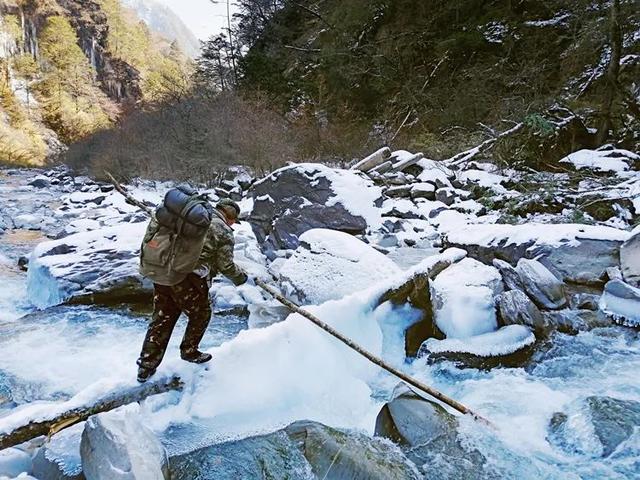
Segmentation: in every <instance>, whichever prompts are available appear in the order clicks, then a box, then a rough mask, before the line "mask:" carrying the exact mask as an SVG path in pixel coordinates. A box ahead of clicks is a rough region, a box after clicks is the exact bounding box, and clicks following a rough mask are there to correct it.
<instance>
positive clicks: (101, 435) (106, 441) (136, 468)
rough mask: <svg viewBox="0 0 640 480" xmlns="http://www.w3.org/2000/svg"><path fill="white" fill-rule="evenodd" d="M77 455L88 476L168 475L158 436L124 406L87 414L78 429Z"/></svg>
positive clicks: (153, 479)
mask: <svg viewBox="0 0 640 480" xmlns="http://www.w3.org/2000/svg"><path fill="white" fill-rule="evenodd" d="M80 455H81V458H82V469H83V471H84V475H85V477H87V479H88V480H161V479H169V478H170V477H169V468H168V458H167V453H166V451H165V449H164V447H163V446H162V444H161V443H160V440H158V438H157V437H156V436H155V434H154V433H153V432H152V431H151V430H149V429H148V428H147V427H146V426H144V425H143V424H142V423H141V422H140V421H139V420H138V418H137V416H136V415H135V414H134V412H131V411H128V410H120V411H113V412H109V413H101V414H99V415H96V416H94V417H91V418H90V419H89V420H88V421H87V423H86V424H85V428H84V432H83V433H82V441H81V443H80Z"/></svg>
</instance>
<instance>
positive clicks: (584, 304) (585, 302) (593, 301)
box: [569, 293, 600, 310]
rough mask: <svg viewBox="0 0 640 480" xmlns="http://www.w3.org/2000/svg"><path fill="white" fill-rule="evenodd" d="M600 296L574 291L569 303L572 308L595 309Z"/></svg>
mask: <svg viewBox="0 0 640 480" xmlns="http://www.w3.org/2000/svg"><path fill="white" fill-rule="evenodd" d="M599 302H600V296H599V295H594V294H592V293H576V294H573V295H572V296H571V299H570V301H569V304H570V306H571V308H572V309H573V310H579V309H584V310H597V309H598V303H599Z"/></svg>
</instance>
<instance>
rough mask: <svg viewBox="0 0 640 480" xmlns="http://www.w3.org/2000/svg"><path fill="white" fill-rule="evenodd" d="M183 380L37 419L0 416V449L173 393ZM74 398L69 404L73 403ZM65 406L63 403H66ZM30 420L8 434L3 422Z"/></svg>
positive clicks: (114, 395) (167, 380) (162, 381)
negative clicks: (120, 408)
mask: <svg viewBox="0 0 640 480" xmlns="http://www.w3.org/2000/svg"><path fill="white" fill-rule="evenodd" d="M182 388H183V383H182V381H181V380H180V378H179V377H166V378H163V379H160V380H157V381H155V382H148V383H145V384H142V385H137V386H135V387H132V388H129V389H127V390H124V391H118V392H112V393H109V394H107V395H105V396H103V397H101V398H98V399H96V400H95V401H93V402H92V403H91V404H85V405H82V406H76V407H75V408H70V409H68V410H65V411H59V410H58V411H57V413H56V411H55V410H56V409H52V410H51V411H50V412H49V414H50V415H47V414H46V413H45V414H41V415H38V416H37V418H31V419H30V418H27V417H28V415H27V414H26V412H24V411H22V410H18V411H17V412H16V413H14V414H11V415H8V416H6V417H3V418H2V419H0V450H4V449H5V448H9V447H13V446H16V445H20V444H21V443H24V442H27V441H29V440H31V439H33V438H36V437H40V436H42V435H49V434H54V433H57V432H58V431H60V430H62V429H65V428H68V427H71V426H72V425H75V424H77V423H80V422H83V421H85V420H87V419H88V418H89V417H91V416H92V415H96V414H98V413H102V412H108V411H110V410H114V409H116V408H118V407H121V406H123V405H128V404H130V403H134V402H140V401H142V400H144V399H145V398H147V397H150V396H152V395H158V394H160V393H166V392H170V391H172V390H182ZM72 402H73V399H71V400H70V401H69V402H66V403H72ZM63 405H64V404H63ZM21 421H22V422H24V421H27V422H28V423H27V424H26V425H24V424H23V425H21V426H17V427H14V428H12V429H11V430H10V431H7V432H6V433H2V431H3V430H4V429H3V428H2V427H3V425H14V424H16V423H19V422H21Z"/></svg>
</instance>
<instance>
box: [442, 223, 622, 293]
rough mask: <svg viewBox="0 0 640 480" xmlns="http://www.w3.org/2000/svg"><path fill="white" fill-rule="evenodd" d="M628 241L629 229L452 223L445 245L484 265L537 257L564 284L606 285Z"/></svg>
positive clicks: (559, 225)
mask: <svg viewBox="0 0 640 480" xmlns="http://www.w3.org/2000/svg"><path fill="white" fill-rule="evenodd" d="M441 230H442V228H441ZM629 237H630V234H629V232H626V231H624V230H619V229H616V228H611V227H602V226H591V225H582V224H541V223H528V224H523V225H507V224H500V225H494V224H476V225H463V224H453V225H452V226H450V227H448V228H447V229H446V232H445V236H444V239H443V244H444V245H445V246H452V247H458V248H463V249H465V250H467V251H468V252H469V256H470V257H473V258H477V259H479V260H481V261H483V262H485V263H491V262H492V261H493V260H494V258H500V259H503V260H506V261H508V262H509V263H511V264H516V263H517V262H518V260H519V259H520V258H537V259H538V260H539V261H540V262H541V263H542V264H543V265H545V266H546V267H547V268H548V269H549V270H551V271H552V272H553V273H554V274H557V276H558V277H559V278H562V279H563V280H564V281H571V282H574V283H586V284H602V283H603V278H604V276H605V272H606V270H607V268H610V267H615V266H618V265H619V262H620V260H619V251H620V246H621V245H622V243H623V242H624V241H625V240H627V239H628V238H629Z"/></svg>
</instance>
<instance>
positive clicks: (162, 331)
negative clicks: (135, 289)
mask: <svg viewBox="0 0 640 480" xmlns="http://www.w3.org/2000/svg"><path fill="white" fill-rule="evenodd" d="M173 288H175V287H166V286H163V285H155V286H154V295H153V315H152V318H151V323H150V324H149V328H148V330H147V335H146V337H145V339H144V343H143V344H142V351H141V352H140V358H138V362H137V363H138V365H139V366H140V372H139V374H140V375H139V380H143V379H144V377H145V375H146V378H148V377H150V376H151V375H153V374H154V373H155V371H156V369H157V368H158V366H159V365H160V363H161V362H162V358H163V357H164V353H165V351H166V350H167V345H169V340H170V339H171V333H172V332H173V329H174V328H175V326H176V322H177V321H178V317H180V313H181V311H180V308H179V306H178V305H177V304H176V302H175V301H174V297H173ZM143 370H144V371H143Z"/></svg>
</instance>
